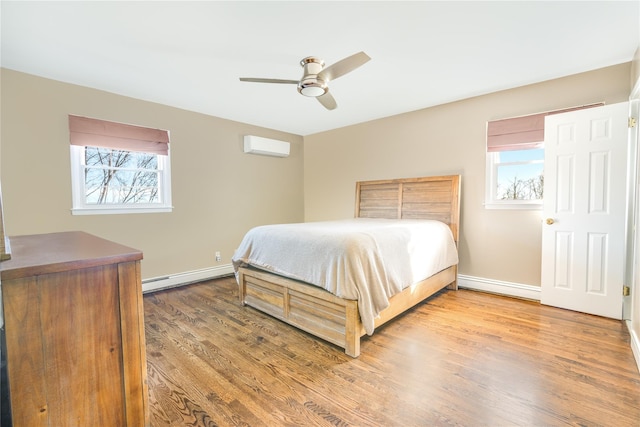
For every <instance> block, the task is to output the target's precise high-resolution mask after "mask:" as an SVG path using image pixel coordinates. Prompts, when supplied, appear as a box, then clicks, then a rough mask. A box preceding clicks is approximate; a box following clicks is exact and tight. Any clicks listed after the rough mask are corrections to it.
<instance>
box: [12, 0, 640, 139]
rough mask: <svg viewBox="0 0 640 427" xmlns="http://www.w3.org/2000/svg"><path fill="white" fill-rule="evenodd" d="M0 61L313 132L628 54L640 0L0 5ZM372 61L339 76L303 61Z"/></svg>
mask: <svg viewBox="0 0 640 427" xmlns="http://www.w3.org/2000/svg"><path fill="white" fill-rule="evenodd" d="M0 17H1V24H2V30H1V37H2V40H1V42H2V51H1V58H0V59H1V65H2V67H5V68H9V69H13V70H17V71H22V72H25V73H29V74H34V75H38V76H43V77H47V78H51V79H55V80H60V81H64V82H69V83H74V84H78V85H82V86H88V87H92V88H97V89H101V90H105V91H108V92H113V93H117V94H122V95H126V96H130V97H134V98H139V99H143V100H148V101H153V102H157V103H161V104H166V105H171V106H175V107H179V108H183V109H186V110H192V111H197V112H201V113H205V114H209V115H213V116H217V117H222V118H225V119H231V120H236V121H240V122H245V123H251V124H254V125H258V126H264V127H267V128H272V129H277V130H282V131H286V132H291V133H294V134H298V135H308V134H312V133H316V132H320V131H324V130H329V129H334V128H338V127H342V126H347V125H350V124H354V123H360V122H365V121H368V120H372V119H377V118H381V117H386V116H390V115H394V114H399V113H404V112H407V111H413V110H418V109H421V108H426V107H430V106H434V105H438V104H442V103H447V102H451V101H455V100H460V99H464V98H468V97H472V96H477V95H482V94H485V93H490V92H494V91H498V90H503V89H508V88H512V87H517V86H522V85H526V84H530V83H535V82H540V81H544V80H549V79H553V78H557V77H562V76H566V75H571V74H576V73H580V72H584V71H589V70H593V69H597V68H602V67H606V66H609V65H615V64H619V63H623V62H627V61H630V60H631V59H632V58H633V54H634V52H635V50H636V49H637V48H638V43H639V41H640V33H639V31H640V24H639V22H640V1H638V0H636V1H586V2H581V1H568V2H557V1H556V2H541V1H534V2H525V1H509V2H505V1H503V2H484V1H472V2H458V1H448V2H435V1H422V2H418V1H413V2H397V1H378V2H362V1H356V2H337V1H325V2H312V1H288V2H269V1H258V2H248V1H235V2H220V1H197V2H186V1H164V2H152V1H141V2H122V1H103V2H98V1H94V2H82V1H73V2H58V1H45V2H32V1H6V0H2V1H1V2H0ZM359 51H364V52H366V53H367V54H368V55H369V56H370V57H371V58H372V59H371V61H369V62H368V63H366V64H365V65H363V66H362V67H360V68H358V69H357V70H355V71H353V72H351V73H349V74H347V75H345V76H342V77H340V78H338V79H336V80H334V81H332V82H331V83H330V85H329V86H330V88H331V93H332V94H333V96H334V97H335V99H336V101H337V102H338V108H337V109H335V110H333V111H328V110H325V109H324V108H323V107H322V105H320V103H318V102H317V101H316V100H314V99H312V98H306V97H304V96H302V95H300V94H298V92H297V90H296V87H295V85H278V84H262V83H245V82H240V81H239V80H238V78H239V77H269V78H281V79H299V78H300V77H301V74H302V68H301V67H300V66H299V61H300V60H301V59H302V58H304V57H306V56H311V55H313V56H317V57H320V58H323V59H324V60H325V62H326V64H327V65H330V64H332V63H334V62H337V61H338V60H340V59H342V58H344V57H346V56H349V55H351V54H353V53H356V52H359Z"/></svg>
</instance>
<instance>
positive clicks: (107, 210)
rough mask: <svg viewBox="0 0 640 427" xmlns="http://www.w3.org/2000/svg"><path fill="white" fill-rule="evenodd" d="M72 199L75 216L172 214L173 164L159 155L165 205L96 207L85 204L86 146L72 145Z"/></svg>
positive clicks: (146, 204)
mask: <svg viewBox="0 0 640 427" xmlns="http://www.w3.org/2000/svg"><path fill="white" fill-rule="evenodd" d="M70 147H71V198H72V208H71V213H72V214H73V215H108V214H131V213H162V212H172V211H173V206H172V204H171V162H170V156H169V155H167V156H162V155H158V170H159V171H160V174H159V180H158V181H159V183H158V185H159V186H160V190H161V191H162V201H163V203H158V204H149V203H145V204H142V203H141V204H135V205H131V204H127V205H124V204H123V205H113V204H111V205H94V204H91V205H89V204H86V203H85V202H84V196H85V187H84V184H85V182H84V160H83V159H84V148H85V147H84V146H81V145H71V146H70Z"/></svg>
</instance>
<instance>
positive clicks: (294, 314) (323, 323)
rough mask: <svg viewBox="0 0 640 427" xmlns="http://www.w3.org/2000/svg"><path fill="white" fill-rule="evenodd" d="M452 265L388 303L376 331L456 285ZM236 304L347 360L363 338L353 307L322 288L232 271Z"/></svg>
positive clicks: (248, 271) (258, 273)
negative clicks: (340, 350) (293, 329)
mask: <svg viewBox="0 0 640 427" xmlns="http://www.w3.org/2000/svg"><path fill="white" fill-rule="evenodd" d="M456 279H457V266H455V265H454V266H451V267H449V268H447V269H446V270H442V271H441V272H439V273H437V274H435V275H433V276H431V277H430V278H428V279H426V280H423V281H421V282H419V283H417V284H415V285H414V286H411V287H409V288H407V289H405V290H404V291H403V292H401V293H399V294H397V295H394V296H393V297H392V298H391V299H390V300H389V304H390V305H389V307H387V308H386V309H385V310H383V311H382V312H381V313H380V315H379V317H378V318H377V319H376V321H375V326H376V327H378V326H380V325H382V324H384V323H386V322H388V321H389V320H391V319H393V318H394V317H396V316H398V315H400V314H401V313H403V312H405V311H406V310H408V309H409V308H411V307H413V306H414V305H416V304H418V303H419V302H421V301H423V300H425V299H426V298H428V297H430V296H431V295H433V294H435V293H436V292H438V291H440V290H441V289H443V288H446V287H449V288H451V287H452V286H454V289H455V286H456ZM238 289H239V292H238V294H239V298H240V302H241V303H242V304H243V305H245V304H246V305H249V306H251V307H254V308H256V309H258V310H260V311H262V312H264V313H267V314H269V315H271V316H273V317H275V318H277V319H280V320H282V321H284V322H286V323H288V324H290V325H292V326H295V327H297V328H299V329H302V330H303V331H305V332H308V333H310V334H312V335H315V336H317V337H318V338H322V339H324V340H326V341H329V342H331V343H333V344H335V345H337V346H339V347H342V348H344V350H345V353H346V354H348V355H349V356H351V357H358V356H359V355H360V337H361V336H363V335H364V334H365V331H364V328H363V327H362V323H361V322H360V315H359V313H358V302H357V301H354V300H347V299H343V298H339V297H337V296H335V295H333V294H331V293H329V292H327V291H325V290H324V289H321V288H318V287H315V286H312V285H309V284H306V283H303V282H298V281H296V280H292V279H287V278H285V277H282V276H278V275H276V274H272V273H268V272H266V271H262V270H255V269H252V268H246V267H241V268H240V269H238Z"/></svg>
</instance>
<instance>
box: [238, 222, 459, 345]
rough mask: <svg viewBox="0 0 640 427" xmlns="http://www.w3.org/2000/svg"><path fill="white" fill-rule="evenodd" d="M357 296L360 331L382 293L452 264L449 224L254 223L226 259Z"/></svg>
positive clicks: (384, 299) (370, 322) (383, 300)
mask: <svg viewBox="0 0 640 427" xmlns="http://www.w3.org/2000/svg"><path fill="white" fill-rule="evenodd" d="M232 262H233V267H234V269H235V271H236V273H237V271H238V268H239V267H241V266H246V265H251V266H254V267H258V268H260V269H263V270H267V271H271V272H273V273H277V274H279V275H282V276H286V277H289V278H292V279H296V280H301V281H303V282H307V283H310V284H313V285H316V286H319V287H322V288H324V289H326V290H327V291H329V292H331V293H333V294H335V295H337V296H339V297H341V298H346V299H352V300H358V309H359V311H360V319H361V321H362V324H363V326H364V329H365V331H366V333H367V334H369V335H371V334H372V333H373V329H374V319H375V318H376V317H377V316H378V314H379V313H380V312H381V311H382V310H384V309H385V308H386V307H387V306H388V305H389V298H391V297H392V296H393V295H395V294H397V293H398V292H400V291H402V290H403V289H404V288H406V287H408V286H411V285H412V284H414V283H416V282H418V281H420V280H423V279H426V278H427V277H429V276H432V275H433V274H435V273H437V272H439V271H441V270H444V269H445V268H447V267H450V266H451V265H454V264H457V263H458V252H457V250H456V245H455V242H454V240H453V236H452V234H451V230H450V229H449V227H448V226H447V225H446V224H444V223H442V222H439V221H429V220H408V219H403V220H389V219H368V218H358V219H351V220H343V221H323V222H308V223H299V224H278V225H265V226H260V227H255V228H253V229H251V230H249V232H248V233H247V234H246V235H245V237H244V239H243V240H242V243H241V244H240V247H239V248H238V249H237V250H236V252H235V254H234V256H233V258H232Z"/></svg>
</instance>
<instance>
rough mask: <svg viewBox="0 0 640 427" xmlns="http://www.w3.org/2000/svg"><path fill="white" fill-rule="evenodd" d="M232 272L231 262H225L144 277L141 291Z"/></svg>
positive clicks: (174, 285) (183, 283) (168, 286)
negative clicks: (163, 275)
mask: <svg viewBox="0 0 640 427" xmlns="http://www.w3.org/2000/svg"><path fill="white" fill-rule="evenodd" d="M232 274H233V266H232V265H231V264H225V265H220V266H216V267H209V268H203V269H201V270H192V271H187V272H184V273H177V274H173V275H170V276H165V277H154V278H150V279H144V280H143V281H142V292H143V293H146V292H153V291H159V290H161V289H167V288H174V287H176V286H181V285H188V284H189V283H195V282H201V281H203V280H210V279H215V278H216V277H222V276H229V275H232Z"/></svg>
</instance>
